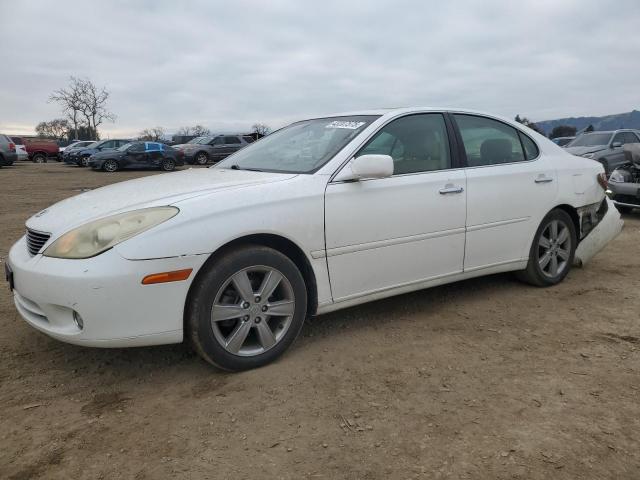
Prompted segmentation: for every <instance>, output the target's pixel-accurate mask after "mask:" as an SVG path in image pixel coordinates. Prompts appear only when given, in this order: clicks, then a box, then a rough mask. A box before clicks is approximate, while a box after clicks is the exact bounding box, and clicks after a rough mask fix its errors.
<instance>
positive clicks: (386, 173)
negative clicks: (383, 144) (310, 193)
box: [334, 155, 393, 182]
mask: <svg viewBox="0 0 640 480" xmlns="http://www.w3.org/2000/svg"><path fill="white" fill-rule="evenodd" d="M391 175H393V158H391V156H389V155H361V156H359V157H354V158H352V159H351V160H350V161H349V163H347V164H346V165H345V166H344V168H343V169H342V170H340V173H338V175H336V177H335V178H334V181H336V182H348V181H358V180H364V179H367V178H387V177H390V176H391Z"/></svg>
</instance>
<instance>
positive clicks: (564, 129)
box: [515, 115, 593, 138]
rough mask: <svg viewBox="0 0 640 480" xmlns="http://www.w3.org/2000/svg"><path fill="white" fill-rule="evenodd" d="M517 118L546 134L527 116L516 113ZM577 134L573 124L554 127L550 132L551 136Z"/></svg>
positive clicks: (572, 135) (519, 121)
mask: <svg viewBox="0 0 640 480" xmlns="http://www.w3.org/2000/svg"><path fill="white" fill-rule="evenodd" d="M515 120H516V122H518V123H521V124H522V125H525V126H527V127H529V128H530V129H532V130H535V131H536V132H538V133H540V134H542V135H545V136H546V134H545V133H544V130H542V129H541V128H540V127H538V125H536V124H535V123H533V122H532V121H530V120H529V119H528V118H527V117H521V116H520V115H516V118H515ZM592 130H593V127H591V131H592ZM587 131H589V130H587ZM575 135H576V127H572V126H571V125H558V126H556V127H554V128H553V130H551V133H550V134H549V138H558V137H575Z"/></svg>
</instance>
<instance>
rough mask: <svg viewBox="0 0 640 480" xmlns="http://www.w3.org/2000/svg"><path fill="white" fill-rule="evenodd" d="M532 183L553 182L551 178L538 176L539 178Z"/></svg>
mask: <svg viewBox="0 0 640 480" xmlns="http://www.w3.org/2000/svg"><path fill="white" fill-rule="evenodd" d="M534 182H536V183H549V182H553V178H549V177H544V176H540V177H538V178H536V179H535V180H534Z"/></svg>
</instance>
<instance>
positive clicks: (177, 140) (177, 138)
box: [171, 135, 199, 145]
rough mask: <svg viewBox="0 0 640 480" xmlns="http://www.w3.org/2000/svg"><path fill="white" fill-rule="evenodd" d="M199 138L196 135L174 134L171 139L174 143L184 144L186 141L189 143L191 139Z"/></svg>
mask: <svg viewBox="0 0 640 480" xmlns="http://www.w3.org/2000/svg"><path fill="white" fill-rule="evenodd" d="M195 138H199V137H197V136H195V135H174V136H173V137H171V141H172V142H173V143H174V145H184V144H185V143H189V142H190V141H191V140H193V139H195Z"/></svg>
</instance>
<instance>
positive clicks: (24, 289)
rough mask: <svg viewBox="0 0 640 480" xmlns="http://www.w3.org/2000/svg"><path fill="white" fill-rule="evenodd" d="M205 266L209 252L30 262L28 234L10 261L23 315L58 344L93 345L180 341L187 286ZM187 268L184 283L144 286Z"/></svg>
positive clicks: (110, 254) (112, 253)
mask: <svg viewBox="0 0 640 480" xmlns="http://www.w3.org/2000/svg"><path fill="white" fill-rule="evenodd" d="M205 261H206V255H191V256H183V257H172V258H162V259H155V260H126V259H125V258H123V257H122V256H121V255H120V254H118V252H117V247H116V248H112V249H111V250H108V251H107V252H104V253H102V254H101V255H98V256H96V257H93V258H88V259H84V260H65V259H59V258H49V257H45V256H43V255H41V254H39V255H36V256H34V257H32V256H30V255H29V253H28V252H27V247H26V240H25V237H22V238H21V239H20V240H19V241H18V242H17V243H16V244H15V245H14V246H13V247H12V248H11V250H10V252H9V258H8V264H9V267H10V268H11V270H12V271H13V283H14V286H15V288H14V290H13V297H14V302H15V305H16V308H17V310H18V312H19V313H20V315H21V316H22V318H23V319H24V320H25V321H26V322H27V323H29V324H30V325H31V326H32V327H34V328H36V329H38V330H40V331H41V332H44V333H45V334H47V335H49V336H51V337H53V338H55V339H57V340H61V341H63V342H68V343H73V344H76V345H85V346H94V347H127V346H143V345H160V344H166V343H178V342H181V341H182V336H183V332H182V330H183V314H184V305H185V300H186V297H187V293H188V290H189V286H190V285H191V282H192V281H193V278H194V276H195V274H196V273H197V271H198V270H199V269H200V267H201V266H202V264H203V263H204V262H205ZM185 268H193V272H192V273H191V275H190V277H189V278H188V279H187V280H186V281H181V282H171V283H161V284H156V285H142V284H141V281H142V278H144V277H145V276H146V275H149V274H152V273H157V272H168V271H173V270H181V269H185ZM74 311H75V312H77V314H79V315H80V317H81V318H82V321H83V327H82V328H80V327H79V326H78V325H77V324H76V322H75V321H74Z"/></svg>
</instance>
